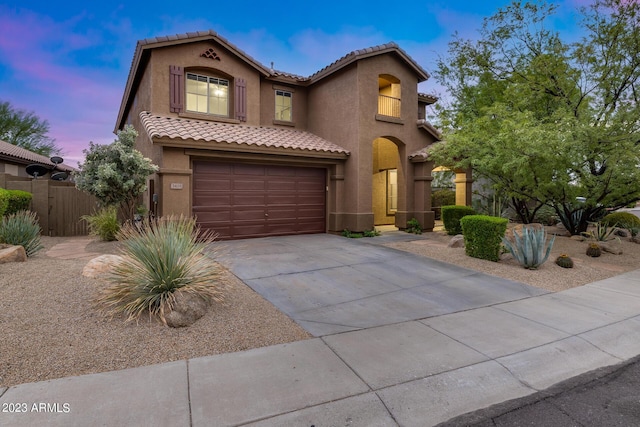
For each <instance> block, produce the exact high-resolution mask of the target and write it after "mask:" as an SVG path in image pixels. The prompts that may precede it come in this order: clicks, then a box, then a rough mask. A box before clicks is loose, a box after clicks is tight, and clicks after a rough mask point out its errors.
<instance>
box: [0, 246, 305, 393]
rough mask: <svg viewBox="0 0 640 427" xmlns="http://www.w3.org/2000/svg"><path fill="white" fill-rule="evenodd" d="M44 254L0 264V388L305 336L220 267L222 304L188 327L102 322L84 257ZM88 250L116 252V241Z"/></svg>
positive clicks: (96, 283)
mask: <svg viewBox="0 0 640 427" xmlns="http://www.w3.org/2000/svg"><path fill="white" fill-rule="evenodd" d="M64 240H66V239H61V238H54V237H44V238H43V243H44V244H45V246H46V249H44V250H42V251H40V252H38V253H37V254H36V255H35V256H34V257H32V258H30V259H29V260H28V261H27V262H25V263H9V264H1V265H0V295H2V297H1V298H0V342H2V350H1V351H0V386H3V387H8V386H12V385H16V384H21V383H27V382H35V381H42V380H48V379H53V378H61V377H66V376H72V375H81V374H87V373H95V372H105V371H112V370H119V369H125V368H133V367H138V366H144V365H151V364H155V363H163V362H170V361H175V360H184V359H190V358H194V357H201V356H210V355H214V354H219V353H228V352H234V351H241V350H247V349H251V348H257V347H263V346H269V345H273V344H280V343H286V342H293V341H298V340H303V339H307V338H310V337H311V336H310V335H309V334H308V333H307V332H306V331H304V330H303V329H302V328H300V327H299V326H298V325H297V324H295V323H294V322H293V321H292V320H291V319H290V318H289V317H287V316H286V315H284V314H283V313H281V312H280V311H279V310H278V309H276V308H275V307H274V306H273V305H272V304H271V303H270V302H268V301H266V300H265V299H264V298H262V297H261V296H260V295H258V294H257V293H255V292H254V291H253V290H252V289H251V288H249V287H248V286H246V285H245V284H244V283H242V282H241V281H240V280H239V279H238V278H236V277H235V276H234V275H233V274H231V273H229V272H228V271H226V270H223V274H222V280H223V281H224V283H225V284H226V285H227V291H226V301H225V303H223V304H215V305H214V306H213V307H212V308H211V309H210V310H209V312H208V313H207V314H206V315H205V316H204V317H202V318H201V319H199V320H198V321H196V323H194V324H193V325H192V326H190V327H188V328H177V329H174V328H169V327H166V326H164V325H163V324H161V323H160V322H158V321H156V320H149V319H148V318H146V317H143V318H141V320H140V322H139V323H138V324H136V323H135V322H129V323H126V322H125V321H124V317H120V318H114V319H109V318H105V317H103V316H102V315H101V314H100V313H99V312H98V311H97V310H96V309H95V307H94V306H93V305H92V300H93V299H94V298H95V296H96V295H97V291H98V290H99V289H100V288H101V287H103V286H105V282H104V281H102V280H100V279H91V278H86V277H83V276H82V274H81V273H82V269H83V267H84V266H85V265H86V263H87V262H88V260H89V259H90V258H85V259H74V260H61V259H54V258H50V257H48V256H46V251H47V249H49V248H51V247H52V246H53V245H54V244H56V243H60V242H62V241H64ZM87 251H90V252H98V253H117V248H116V244H115V243H101V242H95V243H91V244H90V245H89V246H88V247H87Z"/></svg>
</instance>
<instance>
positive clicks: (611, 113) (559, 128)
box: [431, 0, 640, 234]
mask: <svg viewBox="0 0 640 427" xmlns="http://www.w3.org/2000/svg"><path fill="white" fill-rule="evenodd" d="M555 9H556V7H555V6H553V5H549V4H546V3H538V2H536V3H524V4H523V3H522V2H513V3H511V5H509V6H507V7H506V8H504V9H501V10H499V11H498V12H497V13H496V14H495V15H494V16H492V17H490V18H487V19H485V21H484V24H483V26H482V29H481V30H480V37H479V39H478V40H477V41H475V42H472V41H469V40H462V39H460V38H459V37H458V36H454V39H453V40H452V41H451V42H450V43H449V57H448V58H442V59H440V60H439V62H438V71H437V73H436V75H437V78H438V79H439V81H440V82H441V83H442V84H443V85H444V86H445V87H446V88H447V89H448V91H449V93H450V94H451V95H452V99H453V101H452V103H451V105H447V106H444V107H442V108H441V109H440V111H439V113H440V114H439V118H440V120H441V123H440V125H441V126H442V127H443V130H444V133H445V140H446V141H447V142H446V143H441V144H436V146H435V147H434V148H433V150H432V152H431V154H432V156H433V159H434V160H435V161H436V162H438V163H440V164H442V165H445V166H450V167H472V168H474V170H475V171H476V172H477V173H479V174H480V175H482V176H484V177H486V178H488V179H489V180H490V181H491V182H492V183H493V186H494V188H495V189H496V190H498V191H500V192H504V193H505V194H507V195H508V196H509V198H510V200H511V204H512V207H513V208H514V209H515V211H516V212H517V213H518V215H519V216H520V218H521V219H522V220H523V221H524V222H530V221H532V220H533V218H534V216H535V213H536V211H537V210H538V209H539V208H540V207H541V206H543V205H545V204H546V205H550V206H552V207H553V208H554V209H555V210H556V212H557V214H558V215H559V216H560V218H561V220H562V221H563V223H564V225H565V226H566V227H567V229H568V230H569V231H571V232H572V233H573V234H578V233H580V232H582V231H584V230H586V227H587V225H588V221H591V220H594V219H596V218H598V217H599V216H601V215H602V213H603V212H604V211H605V209H607V208H609V209H617V208H620V207H623V206H626V205H628V204H629V203H631V202H634V201H637V200H640V169H639V168H638V166H639V165H640V149H639V147H638V143H639V142H640V132H639V130H640V129H639V127H640V121H639V120H640V104H639V103H638V95H639V92H638V90H639V89H640V88H638V87H637V85H638V83H639V80H638V78H639V77H640V31H639V30H638V28H639V27H640V4H639V3H638V2H635V1H626V0H596V1H595V2H593V4H592V5H591V6H589V7H588V8H581V9H580V12H581V15H582V21H581V24H582V28H583V29H584V34H585V35H584V37H583V38H582V39H581V40H580V41H579V42H576V43H566V42H563V41H562V40H561V39H560V37H559V35H558V34H557V33H554V32H552V31H549V30H548V29H547V25H546V23H547V22H548V21H549V19H550V18H551V17H552V15H553V14H554V12H555Z"/></svg>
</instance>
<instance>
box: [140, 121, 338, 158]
mask: <svg viewBox="0 0 640 427" xmlns="http://www.w3.org/2000/svg"><path fill="white" fill-rule="evenodd" d="M140 120H141V121H142V124H143V126H144V128H145V130H146V132H147V134H148V135H149V137H150V138H151V139H152V140H153V139H155V138H168V139H174V140H184V141H187V140H193V141H198V142H212V143H227V144H237V145H241V146H248V147H267V148H284V149H290V150H296V151H297V150H301V151H307V152H318V153H326V154H331V155H333V157H335V155H339V156H343V157H346V156H348V155H349V154H350V153H349V151H348V150H346V149H344V148H342V147H340V146H339V145H336V144H334V143H332V142H329V141H327V140H326V139H323V138H320V137H319V136H317V135H314V134H312V133H310V132H304V131H300V130H295V129H282V128H271V127H255V126H243V125H236V124H228V123H219V122H209V121H204V120H192V119H184V118H176V117H166V116H159V115H155V114H151V113H150V112H148V111H143V112H141V113H140Z"/></svg>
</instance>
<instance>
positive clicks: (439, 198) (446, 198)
mask: <svg viewBox="0 0 640 427" xmlns="http://www.w3.org/2000/svg"><path fill="white" fill-rule="evenodd" d="M455 204H456V192H455V191H453V190H451V189H449V188H443V189H442V190H436V191H434V192H433V193H431V206H450V205H455Z"/></svg>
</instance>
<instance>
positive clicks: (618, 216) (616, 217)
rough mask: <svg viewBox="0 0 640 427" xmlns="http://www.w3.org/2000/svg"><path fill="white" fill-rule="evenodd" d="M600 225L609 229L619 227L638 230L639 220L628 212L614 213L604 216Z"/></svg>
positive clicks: (639, 226)
mask: <svg viewBox="0 0 640 427" xmlns="http://www.w3.org/2000/svg"><path fill="white" fill-rule="evenodd" d="M600 222H602V224H604V225H607V226H609V227H619V228H624V229H627V230H630V229H632V228H640V218H638V217H637V216H635V215H634V214H632V213H630V212H614V213H610V214H609V215H607V216H605V217H604V218H603V219H602V221H600Z"/></svg>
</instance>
